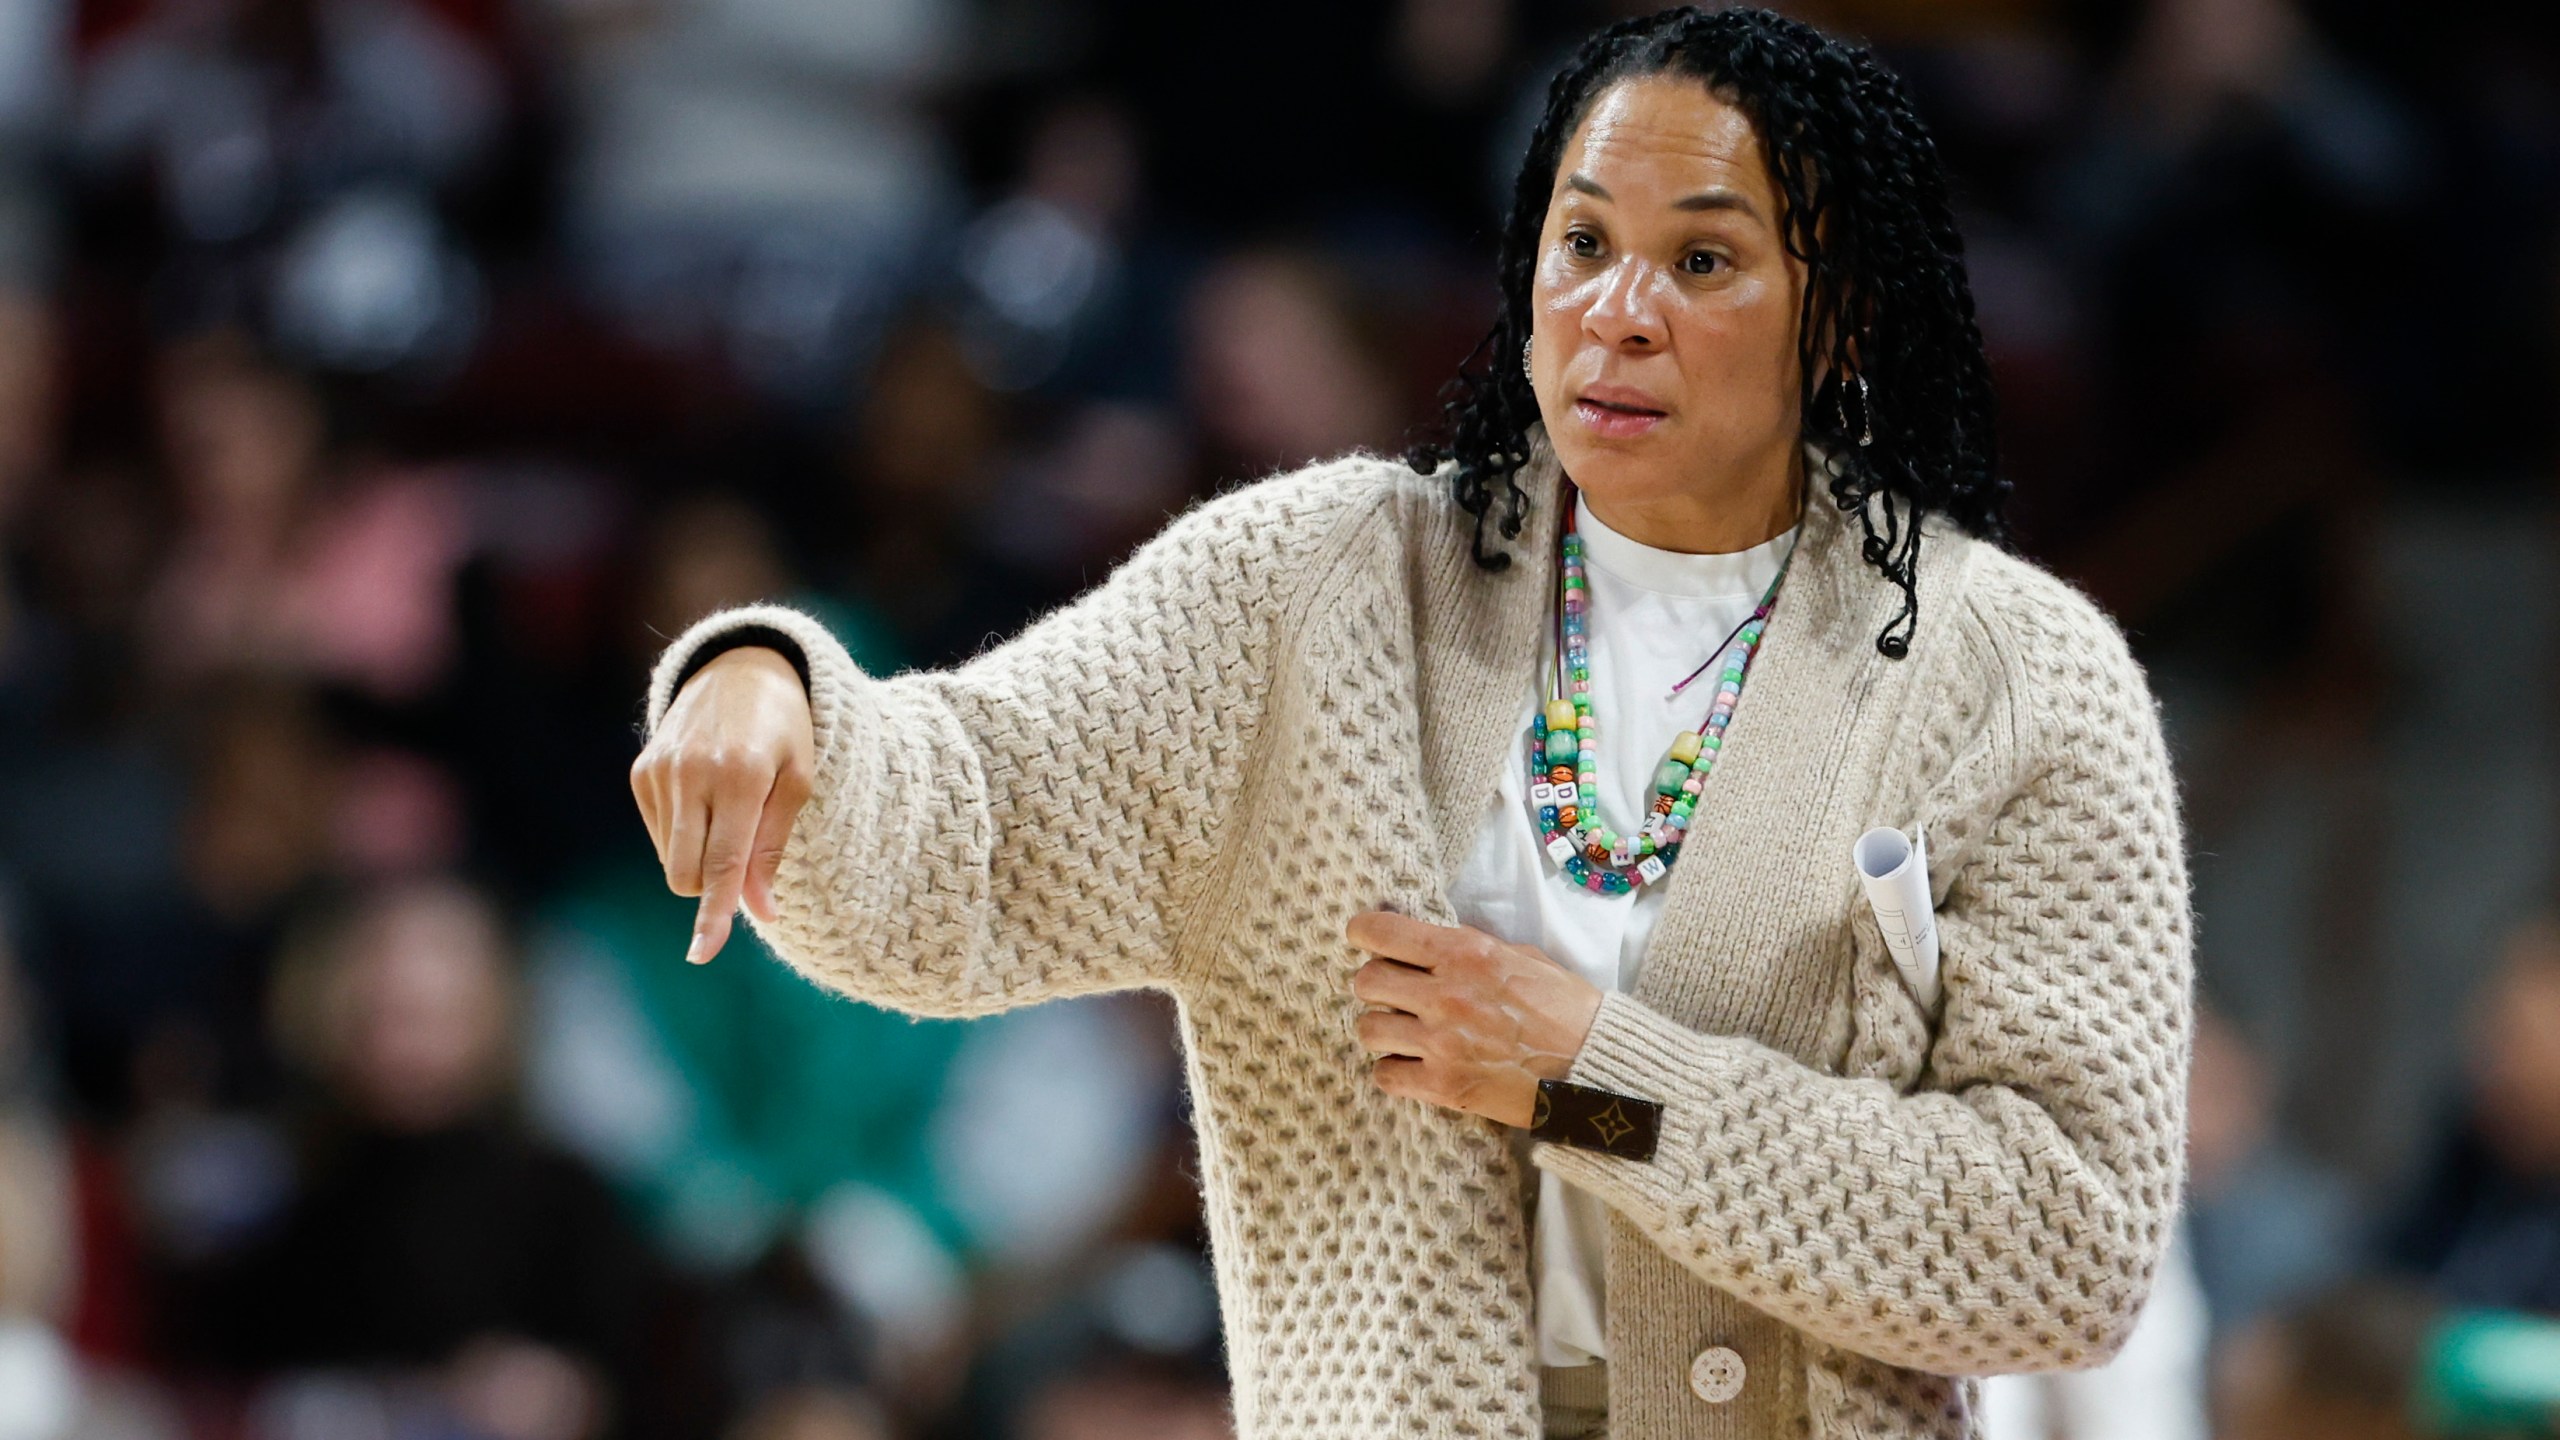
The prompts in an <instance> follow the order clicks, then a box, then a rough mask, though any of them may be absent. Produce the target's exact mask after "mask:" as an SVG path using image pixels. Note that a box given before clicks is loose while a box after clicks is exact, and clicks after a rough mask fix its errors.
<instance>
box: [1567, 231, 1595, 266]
mask: <svg viewBox="0 0 2560 1440" xmlns="http://www.w3.org/2000/svg"><path fill="white" fill-rule="evenodd" d="M1564 248H1565V249H1566V250H1568V251H1570V252H1572V253H1573V254H1575V255H1579V256H1581V257H1583V258H1584V259H1586V260H1587V259H1589V258H1590V257H1592V256H1594V255H1597V254H1599V253H1600V237H1599V236H1597V235H1594V234H1592V233H1591V232H1590V231H1588V230H1567V231H1566V232H1564Z"/></svg>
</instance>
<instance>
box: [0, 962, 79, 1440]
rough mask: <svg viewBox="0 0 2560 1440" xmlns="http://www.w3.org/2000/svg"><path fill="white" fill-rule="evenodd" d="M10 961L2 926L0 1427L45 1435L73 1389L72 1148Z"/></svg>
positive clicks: (60, 1427) (58, 1422)
mask: <svg viewBox="0 0 2560 1440" xmlns="http://www.w3.org/2000/svg"><path fill="white" fill-rule="evenodd" d="M17 968H18V967H17V957H16V955H15V953H14V950H13V948H12V947H11V946H10V945H9V944H8V940H7V937H6V935H5V934H0V1437H5V1440H52V1437H54V1436H55V1435H58V1434H60V1433H61V1432H63V1431H64V1430H67V1429H68V1428H69V1425H70V1421H71V1418H72V1415H73V1413H74V1411H75V1410H76V1408H77V1405H78V1392H79V1381H78V1378H77V1372H76V1370H75V1368H74V1366H73V1363H72V1360H71V1356H70V1352H69V1350H68V1348H67V1347H66V1346H65V1345H64V1344H63V1341H62V1338H61V1335H60V1333H59V1331H58V1330H57V1328H56V1327H57V1325H58V1324H59V1323H60V1322H61V1321H62V1320H63V1319H64V1318H65V1316H66V1314H67V1312H68V1310H69V1302H70V1299H71V1289H72V1286H73V1285H74V1283H75V1276H74V1274H73V1270H72V1265H73V1261H72V1256H73V1254H74V1252H75V1232H74V1224H73V1218H72V1187H71V1172H70V1157H69V1154H68V1152H67V1149H66V1147H65V1145H64V1142H63V1139H62V1136H61V1134H60V1133H59V1131H58V1130H57V1129H56V1127H55V1124H54V1119H53V1115H52V1113H51V1105H50V1098H49V1097H48V1096H46V1095H44V1094H43V1093H41V1082H40V1080H39V1079H38V1070H39V1067H38V1064H37V1058H36V1052H35V1045H34V1039H35V1037H34V1036H33V1034H32V1033H31V1024H32V1019H33V1017H32V1016H30V1015H29V1014H28V1012H27V1006H26V1001H25V997H24V995H23V994H22V993H21V991H20V987H19V981H18V974H17Z"/></svg>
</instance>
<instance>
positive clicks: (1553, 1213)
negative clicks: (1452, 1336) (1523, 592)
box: [1450, 494, 1796, 1365]
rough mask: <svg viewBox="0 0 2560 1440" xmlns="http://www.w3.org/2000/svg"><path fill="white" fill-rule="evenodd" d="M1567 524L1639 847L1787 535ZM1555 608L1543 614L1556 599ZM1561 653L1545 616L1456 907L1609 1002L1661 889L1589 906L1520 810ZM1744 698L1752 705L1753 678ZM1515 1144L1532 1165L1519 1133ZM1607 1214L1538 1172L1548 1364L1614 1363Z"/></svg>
mask: <svg viewBox="0 0 2560 1440" xmlns="http://www.w3.org/2000/svg"><path fill="white" fill-rule="evenodd" d="M1574 516H1575V519H1574V523H1575V525H1576V526H1577V527H1578V528H1579V529H1580V530H1581V532H1582V543H1583V564H1584V568H1585V570H1586V571H1587V572H1588V574H1589V578H1590V586H1591V590H1590V597H1591V598H1590V602H1589V609H1588V610H1587V611H1586V612H1585V613H1586V615H1587V617H1588V634H1589V637H1590V644H1591V711H1592V716H1593V718H1594V719H1596V720H1597V721H1598V722H1599V725H1600V736H1601V742H1600V749H1601V762H1600V772H1599V780H1600V813H1601V814H1602V816H1604V817H1605V818H1606V819H1607V821H1608V823H1609V827H1610V828H1611V829H1613V830H1616V831H1617V832H1618V833H1619V834H1621V835H1633V834H1634V833H1635V832H1636V829H1637V827H1638V826H1640V825H1642V824H1643V821H1644V814H1645V810H1646V808H1648V807H1649V806H1650V804H1651V801H1652V798H1653V775H1654V770H1655V769H1656V767H1658V766H1659V765H1660V764H1661V763H1662V757H1663V754H1664V752H1666V751H1668V750H1669V749H1670V748H1671V742H1672V740H1673V738H1674V737H1676V736H1677V735H1679V733H1680V732H1681V731H1683V730H1694V729H1697V728H1699V727H1700V726H1702V725H1703V724H1704V723H1705V722H1706V718H1707V710H1708V708H1709V705H1710V703H1711V702H1712V700H1713V698H1714V694H1715V687H1714V686H1713V684H1712V683H1711V679H1712V677H1708V678H1702V679H1700V680H1699V681H1697V682H1695V683H1693V684H1691V685H1690V686H1689V688H1688V689H1686V690H1684V691H1682V692H1681V693H1680V694H1679V695H1677V696H1674V695H1672V693H1671V687H1672V686H1673V685H1675V684H1677V683H1679V682H1680V680H1681V679H1683V678H1684V677H1686V676H1687V675H1688V674H1689V672H1690V671H1692V670H1695V669H1697V668H1698V667H1699V666H1700V665H1702V664H1705V663H1706V662H1707V660H1708V659H1709V658H1710V657H1712V656H1713V655H1714V654H1715V653H1716V650H1717V647H1718V646H1719V645H1720V644H1721V643H1722V642H1723V641H1724V639H1725V637H1726V636H1727V635H1728V634H1730V633H1731V632H1732V631H1733V629H1734V627H1736V626H1737V625H1739V624H1741V623H1742V621H1743V619H1744V618H1745V617H1747V616H1749V615H1750V613H1751V611H1752V609H1753V608H1754V607H1755V606H1757V605H1758V604H1759V603H1760V597H1761V595H1762V594H1763V593H1765V592H1766V591H1767V590H1768V588H1769V581H1770V580H1771V579H1772V578H1774V577H1775V576H1776V575H1777V573H1778V567H1779V565H1781V564H1782V563H1784V561H1785V560H1786V558H1787V552H1788V550H1789V549H1790V548H1791V547H1792V546H1793V545H1794V544H1795V534H1796V532H1795V531H1794V530H1792V529H1790V530H1788V531H1787V532H1786V533H1785V534H1782V535H1779V536H1778V537H1776V538H1775V539H1772V540H1770V541H1768V542H1767V543H1766V544H1762V545H1755V546H1753V547H1752V548H1751V549H1748V550H1741V551H1735V552H1733V553H1731V554H1724V555H1686V554H1682V553H1680V552H1678V551H1674V550H1657V549H1655V548H1653V547H1652V546H1650V545H1645V544H1641V543H1639V542H1637V541H1635V540H1631V539H1629V538H1627V537H1626V536H1624V535H1621V534H1619V533H1618V532H1616V531H1614V530H1611V529H1610V528H1609V527H1607V526H1606V525H1603V524H1602V523H1601V522H1600V520H1599V518H1598V517H1597V516H1594V515H1593V514H1592V513H1591V509H1590V507H1589V506H1587V505H1585V504H1583V503H1582V501H1581V498H1580V496H1579V495H1578V494H1577V495H1576V497H1575V502H1574ZM1549 609H1550V613H1551V614H1552V609H1553V601H1552V599H1550V601H1549ZM1554 655H1555V633H1554V623H1553V621H1552V619H1550V621H1549V622H1548V626H1547V641H1546V646H1545V648H1544V654H1543V657H1542V668H1541V669H1539V670H1538V671H1537V672H1536V673H1535V674H1531V675H1524V676H1522V677H1521V685H1522V690H1521V696H1520V724H1519V727H1518V728H1519V732H1520V738H1519V739H1517V740H1516V741H1515V742H1514V743H1513V744H1512V745H1511V746H1509V747H1508V749H1507V751H1506V754H1507V759H1506V760H1505V762H1504V767H1503V771H1502V776H1501V782H1502V783H1501V791H1500V793H1499V795H1498V796H1497V797H1496V798H1495V800H1494V802H1493V806H1492V808H1491V809H1490V810H1489V811H1487V812H1486V814H1485V817H1484V820H1483V821H1482V823H1480V824H1479V825H1478V826H1477V827H1476V834H1475V843H1474V846H1473V848H1472V849H1471V850H1470V851H1469V852H1468V855H1467V860H1466V864H1465V865H1464V866H1462V867H1461V868H1460V869H1459V871H1458V879H1457V884H1456V887H1455V889H1454V890H1453V892H1452V893H1451V895H1450V901H1451V903H1452V905H1453V906H1454V907H1455V908H1456V910H1457V914H1458V919H1459V922H1460V923H1462V924H1466V925H1472V926H1474V927H1476V928H1477V929H1479V930H1483V931H1485V932H1486V933H1488V934H1491V935H1495V936H1498V937H1500V938H1501V939H1504V940H1508V941H1511V942H1513V943H1515V944H1522V945H1534V946H1536V947H1538V948H1539V949H1540V950H1543V951H1545V952H1546V953H1547V954H1548V955H1549V956H1550V957H1552V958H1553V959H1555V960H1556V961H1557V962H1559V963H1561V964H1564V965H1567V966H1570V967H1572V969H1573V970H1574V971H1575V972H1576V973H1578V974H1580V975H1582V976H1583V977H1585V978H1586V979H1588V980H1590V981H1591V982H1592V983H1593V984H1595V985H1598V986H1600V987H1601V988H1602V989H1604V990H1625V989H1633V988H1634V986H1635V983H1636V976H1637V975H1638V973H1640V971H1641V969H1642V966H1643V964H1644V947H1645V940H1646V938H1647V937H1648V936H1649V935H1651V934H1652V933H1653V925H1654V921H1655V920H1656V919H1657V918H1658V917H1659V916H1660V914H1661V913H1662V897H1663V892H1664V890H1665V888H1666V886H1667V884H1668V881H1667V880H1666V881H1665V882H1663V883H1661V884H1654V885H1640V886H1637V887H1636V888H1635V889H1634V890H1633V891H1631V892H1629V893H1627V894H1623V895H1600V894H1594V893H1593V892H1591V891H1589V890H1586V889H1584V888H1582V887H1581V886H1579V885H1575V884H1572V883H1569V882H1568V881H1567V880H1566V879H1565V877H1564V876H1563V875H1562V874H1561V873H1560V872H1558V871H1557V869H1556V867H1555V865H1554V862H1552V861H1550V860H1549V859H1548V858H1547V853H1546V851H1545V849H1544V848H1543V845H1544V842H1543V839H1542V837H1541V836H1540V835H1539V834H1538V825H1537V820H1538V817H1537V813H1536V811H1535V810H1534V809H1533V808H1532V807H1531V806H1530V804H1529V797H1528V788H1527V773H1526V770H1527V764H1528V760H1527V755H1528V750H1527V745H1528V740H1527V738H1526V737H1527V734H1528V730H1529V726H1530V723H1531V721H1532V720H1533V719H1534V718H1535V717H1536V715H1537V712H1538V709H1539V707H1540V706H1541V705H1542V704H1543V703H1544V702H1545V700H1546V698H1547V696H1546V687H1545V678H1546V676H1547V674H1548V673H1549V672H1550V671H1551V670H1552V668H1553V666H1554V664H1555V659H1554ZM1743 693H1744V694H1745V695H1746V696H1748V695H1749V693H1750V686H1749V682H1748V680H1747V679H1746V680H1745V682H1744V688H1743ZM1640 799H1641V800H1642V801H1644V802H1645V804H1644V805H1641V806H1640V805H1639V804H1638V803H1637V802H1638V801H1639V800H1640ZM1715 819H1716V817H1715V815H1714V814H1713V813H1712V811H1711V810H1708V809H1701V810H1700V811H1699V812H1698V815H1697V818H1696V822H1695V825H1696V827H1698V828H1703V827H1705V826H1709V825H1713V824H1714V823H1715ZM1677 863H1678V862H1674V864H1675V868H1676V865H1677ZM1521 1133H1522V1135H1523V1137H1524V1138H1523V1140H1522V1142H1521V1143H1522V1146H1523V1150H1524V1153H1525V1149H1526V1144H1527V1142H1526V1140H1525V1135H1526V1133H1527V1132H1525V1131H1524V1132H1521ZM1607 1215H1608V1208H1607V1207H1606V1206H1605V1205H1603V1204H1602V1203H1601V1202H1600V1201H1599V1200H1598V1199H1596V1198H1594V1197H1592V1196H1591V1195H1589V1194H1587V1193H1585V1192H1583V1191H1581V1190H1577V1189H1575V1188H1573V1187H1572V1186H1570V1185H1567V1184H1565V1183H1564V1182H1563V1181H1562V1180H1559V1179H1557V1178H1556V1177H1555V1176H1554V1175H1553V1174H1549V1173H1546V1172H1543V1171H1542V1172H1540V1173H1539V1177H1538V1215H1537V1222H1536V1224H1535V1226H1534V1227H1533V1230H1534V1233H1533V1234H1532V1236H1531V1237H1530V1250H1529V1280H1530V1287H1531V1289H1532V1291H1533V1292H1534V1293H1535V1295H1536V1303H1537V1318H1538V1351H1539V1357H1538V1358H1539V1363H1541V1364H1545V1365H1587V1364H1590V1363H1591V1362H1593V1361H1596V1360H1602V1359H1605V1358H1607V1354H1608V1349H1607V1340H1606V1333H1607V1332H1606V1331H1605V1329H1604V1328H1603V1326H1602V1324H1601V1317H1602V1315H1603V1314H1604V1313H1605V1312H1604V1311H1603V1309H1602V1305H1603V1296H1602V1289H1601V1286H1602V1264H1601V1262H1602V1257H1603V1255H1604V1237H1605V1236H1606V1235H1607V1233H1608V1227H1607V1224H1606V1217H1607Z"/></svg>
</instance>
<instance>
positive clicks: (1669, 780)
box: [1653, 760, 1689, 795]
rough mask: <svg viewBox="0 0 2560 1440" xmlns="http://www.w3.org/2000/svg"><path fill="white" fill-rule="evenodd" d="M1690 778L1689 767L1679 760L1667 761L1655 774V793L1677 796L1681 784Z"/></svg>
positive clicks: (1657, 768)
mask: <svg viewBox="0 0 2560 1440" xmlns="http://www.w3.org/2000/svg"><path fill="white" fill-rule="evenodd" d="M1688 778H1689V767H1688V766H1686V765H1683V764H1681V763H1680V762H1679V761H1677V760H1665V761H1663V762H1662V764H1661V765H1660V766H1658V767H1656V768H1655V770H1654V772H1653V793H1655V794H1656V795H1677V794H1679V793H1680V782H1681V781H1683V780H1686V779H1688Z"/></svg>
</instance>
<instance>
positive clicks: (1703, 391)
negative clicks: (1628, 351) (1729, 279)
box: [1673, 281, 1797, 412]
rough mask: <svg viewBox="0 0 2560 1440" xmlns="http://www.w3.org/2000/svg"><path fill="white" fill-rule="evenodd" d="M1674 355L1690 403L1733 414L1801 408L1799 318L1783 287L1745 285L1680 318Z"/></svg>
mask: <svg viewBox="0 0 2560 1440" xmlns="http://www.w3.org/2000/svg"><path fill="white" fill-rule="evenodd" d="M1673 323H1674V325H1675V326H1676V327H1677V329H1676V331H1675V333H1674V335H1673V346H1674V349H1675V350H1676V351H1677V352H1678V353H1679V355H1680V356H1681V360H1682V363H1681V366H1680V369H1681V373H1682V375H1683V376H1684V377H1685V379H1686V380H1687V382H1688V384H1689V385H1690V387H1691V397H1692V399H1694V400H1697V401H1699V402H1702V403H1705V404H1707V405H1709V406H1710V407H1711V408H1715V409H1722V410H1726V411H1729V412H1730V411H1734V410H1736V409H1738V408H1739V407H1740V406H1742V405H1743V404H1746V403H1748V404H1750V405H1752V407H1753V408H1754V409H1755V410H1757V409H1760V408H1766V407H1770V406H1775V407H1778V408H1782V409H1785V410H1788V411H1792V410H1793V408H1794V406H1795V403H1796V389H1797V386H1796V374H1795V372H1796V349H1795V335H1796V331H1795V315H1794V313H1793V312H1792V311H1791V310H1790V309H1789V308H1788V302H1787V296H1786V295H1785V293H1784V292H1783V291H1782V290H1780V289H1779V287H1776V286H1773V285H1769V284H1766V283H1764V282H1758V281H1746V282H1743V283H1742V284H1740V285H1736V286H1735V287H1734V288H1733V289H1732V290H1730V291H1726V292H1722V293H1720V294H1717V295H1714V296H1710V297H1706V298H1704V299H1701V300H1699V301H1697V302H1694V303H1692V304H1690V305H1687V306H1684V307H1682V308H1681V309H1680V310H1679V311H1677V312H1675V319H1674V321H1673Z"/></svg>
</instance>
